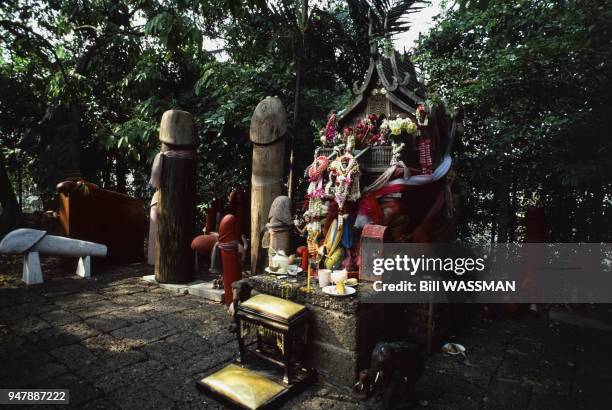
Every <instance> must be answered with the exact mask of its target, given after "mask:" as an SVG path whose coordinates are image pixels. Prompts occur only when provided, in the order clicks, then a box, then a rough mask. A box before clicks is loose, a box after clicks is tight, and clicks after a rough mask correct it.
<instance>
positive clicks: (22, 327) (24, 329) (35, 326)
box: [10, 316, 51, 335]
mask: <svg viewBox="0 0 612 410" xmlns="http://www.w3.org/2000/svg"><path fill="white" fill-rule="evenodd" d="M10 327H11V329H13V330H14V331H15V333H19V334H22V335H29V334H30V333H36V332H40V331H41V330H44V329H47V328H49V327H51V325H49V323H47V322H46V321H44V320H43V319H41V318H39V317H37V316H29V317H26V318H24V319H22V320H20V321H19V322H16V323H13V324H12V325H11V326H10Z"/></svg>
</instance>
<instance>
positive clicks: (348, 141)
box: [342, 127, 355, 155]
mask: <svg viewBox="0 0 612 410" xmlns="http://www.w3.org/2000/svg"><path fill="white" fill-rule="evenodd" d="M342 133H343V134H344V141H345V148H344V152H346V153H349V154H351V155H352V154H353V151H355V135H354V134H353V130H352V129H351V128H348V127H347V128H345V129H344V131H343V132H342Z"/></svg>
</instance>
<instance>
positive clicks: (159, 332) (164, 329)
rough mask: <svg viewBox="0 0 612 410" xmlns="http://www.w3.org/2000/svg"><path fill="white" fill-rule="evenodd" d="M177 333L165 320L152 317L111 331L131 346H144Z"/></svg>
mask: <svg viewBox="0 0 612 410" xmlns="http://www.w3.org/2000/svg"><path fill="white" fill-rule="evenodd" d="M175 333H177V330H176V329H174V328H171V327H168V326H167V325H166V324H164V323H163V322H161V321H159V320H156V319H151V320H148V321H146V322H142V323H137V324H134V325H131V326H128V327H124V328H122V329H118V330H115V331H113V332H111V335H113V336H114V337H117V338H119V339H123V340H124V341H125V342H126V343H127V344H128V345H130V346H131V347H137V346H143V345H145V344H147V343H151V342H155V341H157V340H160V339H163V338H165V337H168V336H171V335H173V334H175Z"/></svg>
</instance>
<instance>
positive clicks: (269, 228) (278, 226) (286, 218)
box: [258, 195, 294, 269]
mask: <svg viewBox="0 0 612 410" xmlns="http://www.w3.org/2000/svg"><path fill="white" fill-rule="evenodd" d="M293 226H294V224H293V217H292V215H291V199H289V197H288V196H284V195H280V196H277V197H276V198H274V201H273V202H272V206H271V207H270V212H269V213H268V223H267V224H266V225H265V227H264V232H263V236H262V240H261V251H264V250H266V249H269V248H273V249H275V251H283V252H284V253H285V254H287V255H288V254H289V253H290V252H291V229H292V228H293ZM262 256H263V255H262ZM260 260H261V261H263V260H264V258H263V257H262V258H261V259H260ZM269 261H270V258H268V265H269ZM261 268H263V266H261V265H260V266H258V269H261Z"/></svg>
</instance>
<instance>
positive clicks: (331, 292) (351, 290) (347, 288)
mask: <svg viewBox="0 0 612 410" xmlns="http://www.w3.org/2000/svg"><path fill="white" fill-rule="evenodd" d="M321 290H322V291H323V293H327V294H328V295H330V296H336V297H343V296H349V295H352V294H353V293H355V292H357V291H356V290H355V288H351V287H350V286H345V287H344V292H345V293H344V295H339V294H338V293H337V292H336V287H335V286H325V287H324V288H323V289H321Z"/></svg>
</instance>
